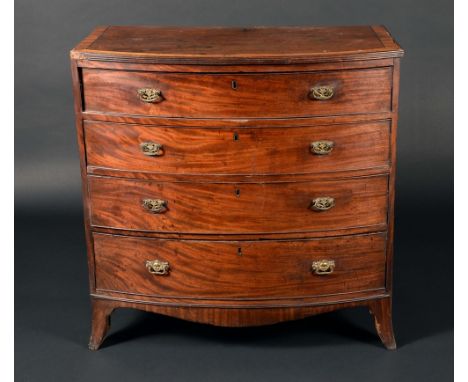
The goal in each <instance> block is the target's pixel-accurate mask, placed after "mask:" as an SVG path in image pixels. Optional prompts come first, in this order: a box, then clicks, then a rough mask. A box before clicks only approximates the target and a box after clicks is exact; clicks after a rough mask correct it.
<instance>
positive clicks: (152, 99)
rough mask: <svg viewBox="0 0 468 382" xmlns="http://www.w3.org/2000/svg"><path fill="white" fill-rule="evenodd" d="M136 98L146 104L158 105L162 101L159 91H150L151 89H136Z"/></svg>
mask: <svg viewBox="0 0 468 382" xmlns="http://www.w3.org/2000/svg"><path fill="white" fill-rule="evenodd" d="M138 97H140V100H141V101H143V102H148V103H159V102H162V101H164V97H163V95H162V92H161V90H159V89H152V88H141V89H138Z"/></svg>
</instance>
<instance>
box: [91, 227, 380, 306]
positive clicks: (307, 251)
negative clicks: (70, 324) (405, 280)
mask: <svg viewBox="0 0 468 382" xmlns="http://www.w3.org/2000/svg"><path fill="white" fill-rule="evenodd" d="M385 242H386V235H385V234H384V233H376V234H367V235H354V236H342V237H334V238H321V239H307V240H295V241H292V240H278V241H275V240H269V241H198V240H197V241H196V240H166V239H155V238H141V237H129V236H112V235H107V234H100V233H94V250H95V271H96V289H97V292H99V291H101V292H104V291H108V292H110V291H112V292H120V293H129V294H136V295H145V296H154V297H163V298H164V297H168V298H169V297H176V298H194V299H203V298H207V299H210V298H213V299H214V298H216V299H242V298H255V299H262V298H282V297H284V298H291V297H292V298H295V297H311V296H320V295H328V294H337V293H347V292H359V291H367V290H374V289H379V288H383V287H384V284H385ZM155 260H157V261H159V262H160V263H159V264H158V263H157V262H154V261H155ZM322 260H326V262H322ZM147 262H150V263H147ZM151 262H152V263H151ZM165 263H167V264H165ZM158 265H159V267H158ZM167 267H168V269H166V268H167ZM314 267H315V269H314ZM152 272H153V273H152ZM165 272H167V274H159V273H165Z"/></svg>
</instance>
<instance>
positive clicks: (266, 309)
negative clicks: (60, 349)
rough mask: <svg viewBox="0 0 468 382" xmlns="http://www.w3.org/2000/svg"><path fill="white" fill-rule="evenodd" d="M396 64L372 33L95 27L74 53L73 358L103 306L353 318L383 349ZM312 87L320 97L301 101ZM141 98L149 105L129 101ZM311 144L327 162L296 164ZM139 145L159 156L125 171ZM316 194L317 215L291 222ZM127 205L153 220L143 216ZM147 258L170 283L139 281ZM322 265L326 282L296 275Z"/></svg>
mask: <svg viewBox="0 0 468 382" xmlns="http://www.w3.org/2000/svg"><path fill="white" fill-rule="evenodd" d="M227 42H228V43H227ZM402 55H403V51H402V49H401V48H400V47H399V45H398V44H397V43H396V42H395V40H394V39H393V38H392V37H391V35H390V34H389V33H388V31H387V30H386V29H385V28H384V27H383V26H356V27H292V28H291V27H283V28H272V27H271V28H270V27H262V28H177V27H170V28H169V27H127V26H126V27H114V26H104V27H99V28H97V29H96V30H95V31H93V32H92V33H91V34H90V35H89V36H88V37H87V38H85V39H84V40H83V41H82V42H81V43H79V44H78V45H77V46H76V48H75V49H73V50H72V52H71V61H72V62H71V68H72V79H73V92H74V98H75V103H74V105H75V113H76V130H77V137H78V143H79V153H80V167H81V177H82V191H83V204H84V212H85V213H84V215H85V230H86V244H87V250H88V266H89V283H90V292H91V293H90V294H91V297H92V306H93V318H92V334H91V338H90V345H89V346H90V349H93V350H95V349H97V348H99V346H100V345H101V343H102V341H103V339H104V338H105V335H106V333H107V331H108V329H109V323H110V321H109V320H110V315H111V313H112V311H113V310H114V309H116V308H135V309H142V310H146V311H151V312H155V313H159V314H165V315H169V316H173V317H178V318H182V319H187V320H191V321H195V322H202V323H208V324H213V325H221V326H253V325H264V324H271V323H275V322H281V321H285V320H292V319H299V318H303V317H307V316H309V315H312V314H318V313H323V312H327V311H332V310H336V309H341V308H346V307H357V306H367V307H368V308H369V309H370V311H371V312H372V314H373V315H374V318H375V325H376V330H377V333H378V334H379V336H380V338H381V340H382V342H383V343H384V345H385V346H386V347H387V348H389V349H394V348H395V346H396V345H395V340H394V335H393V328H392V310H391V303H392V288H393V287H392V273H393V271H392V270H393V233H394V227H395V226H394V198H395V178H396V174H395V160H396V130H397V120H398V92H399V78H400V57H401V56H402ZM232 81H235V82H236V85H237V86H236V87H235V89H234V88H233V86H232ZM316 85H331V86H333V87H334V89H335V95H334V97H333V98H332V99H331V100H328V101H312V100H310V99H309V98H308V92H309V89H310V88H311V87H312V86H316ZM140 87H158V88H160V89H161V90H162V92H163V95H164V97H165V100H164V101H163V102H162V103H160V104H146V103H142V102H141V101H140V100H139V99H138V97H137V94H136V90H137V89H138V88H140ZM235 134H236V135H237V139H236V140H234V139H233V137H234V135H235ZM316 139H317V140H318V139H326V140H334V141H335V142H336V145H335V148H334V150H333V152H332V153H331V154H330V155H329V156H324V157H316V156H313V155H312V154H310V153H309V151H308V145H309V143H310V141H312V140H316ZM142 140H161V141H162V142H160V143H162V144H163V145H164V155H163V156H162V157H158V158H148V157H142V156H141V153H140V152H139V151H138V150H139V143H141V141H142ZM325 195H326V196H332V197H334V198H335V199H336V206H335V207H334V208H333V209H331V210H329V211H326V212H314V211H311V210H309V209H308V207H309V205H310V201H311V199H312V198H314V197H317V196H325ZM142 198H164V199H166V200H167V201H168V210H167V211H166V212H165V213H164V214H156V215H155V214H151V213H149V212H147V211H146V210H144V209H143V207H142V206H141V199H142ZM153 256H159V257H160V258H161V260H167V261H169V262H170V263H171V273H170V275H169V276H167V277H157V276H154V275H150V274H149V273H147V271H146V268H145V267H144V261H145V260H146V259H147V258H149V257H151V258H153ZM325 256H327V257H333V259H334V260H335V261H336V272H335V273H333V274H331V275H329V276H322V277H319V276H316V275H314V274H313V273H311V271H310V263H311V261H313V260H314V259H319V258H322V257H325ZM155 258H157V257H155Z"/></svg>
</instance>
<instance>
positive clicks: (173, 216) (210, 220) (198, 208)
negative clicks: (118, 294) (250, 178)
mask: <svg viewBox="0 0 468 382" xmlns="http://www.w3.org/2000/svg"><path fill="white" fill-rule="evenodd" d="M88 187H89V196H90V209H91V214H90V215H91V225H93V226H98V227H107V228H116V229H125V230H137V231H154V232H179V233H194V234H195V233H205V234H243V233H245V234H254V233H276V232H282V233H288V232H308V231H327V230H339V229H347V228H356V227H367V226H371V227H372V226H375V225H384V224H385V223H386V221H387V202H388V198H387V187H388V177H387V176H375V177H365V178H353V179H347V180H334V181H316V182H310V181H309V182H277V183H241V184H233V183H189V182H157V181H149V180H134V179H118V178H107V177H96V176H89V177H88ZM327 198H328V199H327ZM331 198H333V199H331ZM320 209H322V210H320Z"/></svg>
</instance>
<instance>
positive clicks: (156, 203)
mask: <svg viewBox="0 0 468 382" xmlns="http://www.w3.org/2000/svg"><path fill="white" fill-rule="evenodd" d="M143 207H144V208H145V209H146V210H148V211H149V212H152V213H154V214H161V213H163V212H166V211H167V201H165V200H162V199H143Z"/></svg>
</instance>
